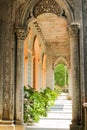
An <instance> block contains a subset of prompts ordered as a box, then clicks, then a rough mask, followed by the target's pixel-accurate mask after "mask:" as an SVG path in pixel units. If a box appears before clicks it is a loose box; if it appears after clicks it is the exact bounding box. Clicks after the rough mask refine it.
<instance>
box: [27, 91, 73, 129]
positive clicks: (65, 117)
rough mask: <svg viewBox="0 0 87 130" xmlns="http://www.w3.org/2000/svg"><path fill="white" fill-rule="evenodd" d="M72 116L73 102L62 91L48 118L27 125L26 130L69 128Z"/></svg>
mask: <svg viewBox="0 0 87 130" xmlns="http://www.w3.org/2000/svg"><path fill="white" fill-rule="evenodd" d="M71 116H72V103H71V100H67V94H66V93H62V94H61V96H60V97H59V98H58V99H57V100H56V101H55V105H54V106H52V107H51V110H50V111H49V112H48V116H47V117H46V118H41V120H40V121H39V123H35V124H34V125H32V126H27V129H26V130H69V127H70V123H71V118H72V117H71Z"/></svg>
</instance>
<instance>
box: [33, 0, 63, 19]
mask: <svg viewBox="0 0 87 130" xmlns="http://www.w3.org/2000/svg"><path fill="white" fill-rule="evenodd" d="M33 13H34V16H35V17H37V16H38V15H40V14H43V13H54V14H56V15H58V16H60V15H61V14H62V13H63V10H62V9H61V7H60V5H59V4H58V3H57V2H56V1H55V0H40V1H39V2H38V3H37V4H36V6H35V7H34V10H33Z"/></svg>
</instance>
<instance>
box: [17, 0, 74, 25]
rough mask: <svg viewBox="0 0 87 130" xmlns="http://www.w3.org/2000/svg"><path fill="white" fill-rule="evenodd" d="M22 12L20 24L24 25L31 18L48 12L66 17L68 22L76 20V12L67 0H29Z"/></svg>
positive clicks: (21, 9)
mask: <svg viewBox="0 0 87 130" xmlns="http://www.w3.org/2000/svg"><path fill="white" fill-rule="evenodd" d="M48 3H49V4H48ZM20 12H21V15H20V20H19V25H22V26H27V22H29V20H32V19H34V18H35V17H37V16H38V15H39V14H42V13H47V12H48V13H49V12H50V13H54V14H56V15H57V16H63V17H65V18H66V19H67V20H68V23H72V22H73V21H74V13H73V11H72V8H71V6H70V3H69V2H68V1H67V0H65V1H63V0H27V1H26V2H25V3H24V4H23V5H22V7H21V8H20Z"/></svg>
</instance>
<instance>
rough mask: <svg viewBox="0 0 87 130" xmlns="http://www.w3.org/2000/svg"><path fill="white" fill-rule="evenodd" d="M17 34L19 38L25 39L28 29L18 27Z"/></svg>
mask: <svg viewBox="0 0 87 130" xmlns="http://www.w3.org/2000/svg"><path fill="white" fill-rule="evenodd" d="M16 34H17V38H18V39H19V40H25V38H26V37H27V34H28V32H27V30H26V29H21V28H17V29H16Z"/></svg>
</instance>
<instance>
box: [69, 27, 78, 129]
mask: <svg viewBox="0 0 87 130" xmlns="http://www.w3.org/2000/svg"><path fill="white" fill-rule="evenodd" d="M69 34H70V62H71V73H72V125H71V129H70V130H78V128H79V125H80V83H79V77H80V73H79V40H78V39H79V29H78V26H77V25H71V27H70V28H69Z"/></svg>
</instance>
